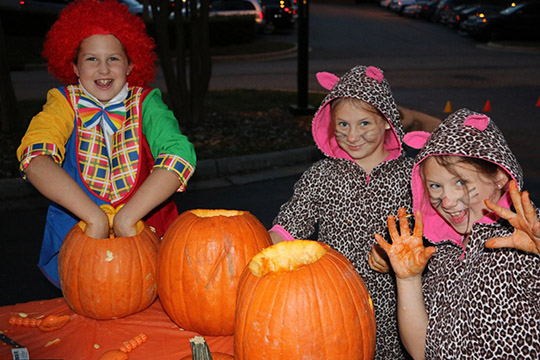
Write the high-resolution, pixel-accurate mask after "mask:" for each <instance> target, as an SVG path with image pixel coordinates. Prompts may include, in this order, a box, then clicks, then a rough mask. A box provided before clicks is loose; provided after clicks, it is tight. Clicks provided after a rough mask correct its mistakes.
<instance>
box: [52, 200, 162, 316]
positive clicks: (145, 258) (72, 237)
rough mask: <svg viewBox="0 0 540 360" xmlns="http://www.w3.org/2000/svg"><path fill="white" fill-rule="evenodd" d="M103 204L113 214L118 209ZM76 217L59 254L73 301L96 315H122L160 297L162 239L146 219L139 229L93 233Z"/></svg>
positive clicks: (65, 289) (66, 295) (65, 286)
mask: <svg viewBox="0 0 540 360" xmlns="http://www.w3.org/2000/svg"><path fill="white" fill-rule="evenodd" d="M102 208H103V209H104V210H105V211H106V213H107V215H108V216H109V220H110V226H111V228H112V218H113V217H114V213H115V209H114V208H112V207H111V206H110V205H104V206H102ZM85 226H86V224H85V223H84V222H82V221H81V222H79V223H77V224H76V225H75V226H74V227H73V228H72V229H71V230H70V231H69V233H68V234H67V236H66V238H65V240H64V242H63V244H62V247H61V248H60V253H59V256H58V270H59V275H60V285H61V288H62V293H63V295H64V298H65V300H66V302H67V304H68V305H69V307H70V308H71V309H72V310H73V311H74V312H76V313H78V314H80V315H84V316H86V317H90V318H94V319H117V318H121V317H124V316H128V315H131V314H134V313H136V312H139V311H142V310H144V309H146V308H147V307H148V306H150V305H151V304H152V303H153V302H154V300H155V299H156V298H157V284H156V266H157V255H158V248H157V244H158V243H159V239H158V238H157V236H156V234H154V232H153V231H152V230H151V229H150V227H149V226H148V225H146V224H145V223H144V222H142V221H139V222H138V223H137V231H138V233H137V235H135V236H133V237H115V236H114V234H113V233H112V231H111V233H110V235H109V238H106V239H94V238H90V237H88V236H87V235H85V234H84V229H85Z"/></svg>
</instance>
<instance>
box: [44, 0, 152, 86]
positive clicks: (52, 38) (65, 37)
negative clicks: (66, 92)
mask: <svg viewBox="0 0 540 360" xmlns="http://www.w3.org/2000/svg"><path fill="white" fill-rule="evenodd" d="M98 34H99V35H106V34H112V35H114V36H116V37H117V38H118V40H120V42H121V43H122V45H123V46H124V49H125V50H126V54H127V56H128V58H129V60H130V61H131V63H132V64H133V70H132V71H131V73H130V74H129V75H128V77H127V81H128V83H129V85H130V86H146V85H148V84H149V83H151V82H152V81H154V76H155V72H156V69H155V61H156V54H155V52H154V47H155V44H154V40H153V39H152V38H151V37H149V36H148V35H147V34H146V30H145V25H144V22H143V21H142V19H141V18H140V17H138V16H136V15H134V14H132V13H130V12H129V11H128V8H127V6H126V5H123V4H120V3H118V2H117V1H116V0H75V1H74V2H72V3H70V4H69V5H68V6H66V7H65V8H64V9H63V10H62V12H61V13H60V16H59V18H58V20H57V21H56V22H55V23H54V25H53V26H52V27H51V29H50V30H49V32H48V33H47V37H46V39H45V43H44V45H43V56H44V57H45V58H46V59H47V60H48V64H49V65H48V67H49V72H50V73H51V74H52V75H53V76H54V77H56V78H57V79H58V80H60V81H61V82H62V83H64V84H76V83H77V81H78V79H77V76H76V75H75V73H74V71H73V63H76V61H77V60H76V57H77V54H78V50H79V46H80V44H81V41H83V40H84V39H85V38H87V37H90V36H92V35H98Z"/></svg>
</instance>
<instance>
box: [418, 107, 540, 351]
mask: <svg viewBox="0 0 540 360" xmlns="http://www.w3.org/2000/svg"><path fill="white" fill-rule="evenodd" d="M486 120H488V121H486ZM439 154H453V155H459V156H468V157H476V158H481V159H484V160H487V161H490V162H493V163H496V164H498V165H499V166H500V167H501V168H502V169H504V170H505V171H506V172H507V173H508V175H509V177H510V178H513V179H515V180H516V181H517V182H518V184H519V186H520V187H521V186H522V184H523V174H522V170H521V167H520V166H519V164H518V162H517V160H516V157H515V156H514V154H512V152H511V150H510V148H509V146H508V144H507V143H506V140H505V139H504V137H503V135H502V133H501V132H500V130H499V129H498V128H497V127H496V125H495V124H494V123H493V121H492V120H491V119H489V118H488V117H487V116H485V115H484V114H480V113H475V112H473V111H470V110H468V109H460V110H458V111H456V112H455V113H453V114H451V115H450V116H449V117H448V118H447V119H445V120H444V121H443V123H442V124H441V125H440V126H439V127H438V128H437V129H436V130H435V131H434V132H433V133H432V134H431V135H430V137H429V138H428V139H427V142H426V143H425V145H424V147H423V148H422V150H421V151H420V152H419V153H418V155H417V158H416V162H417V164H416V165H415V167H414V169H413V175H412V176H413V177H412V188H413V198H414V200H413V203H414V208H415V209H417V208H419V207H420V206H422V204H423V203H425V202H423V200H424V198H425V197H427V195H426V194H425V192H424V190H423V187H422V186H421V182H422V180H421V178H420V173H419V164H420V162H421V161H423V160H425V159H426V158H427V157H428V156H432V155H439ZM422 210H423V212H424V209H422ZM425 210H426V212H428V210H427V209H425ZM537 216H540V211H539V210H537ZM437 217H440V216H439V215H438V214H437V213H436V212H434V211H433V210H432V211H431V213H430V214H429V215H426V213H424V224H425V227H424V235H425V236H426V237H427V238H428V239H429V240H430V241H431V242H432V243H433V245H434V246H436V248H437V252H436V253H435V254H434V255H433V256H432V258H431V259H430V261H429V263H428V267H427V270H426V272H425V274H424V276H423V293H424V301H425V304H426V310H427V313H428V328H427V334H426V352H425V354H426V358H427V359H483V360H484V359H486V360H487V359H540V302H539V299H540V257H538V256H537V255H532V254H528V253H524V252H521V251H519V250H515V249H508V248H506V249H487V248H486V247H485V242H486V241H487V240H488V239H490V238H493V237H502V236H509V235H511V234H512V233H513V231H514V229H513V227H512V226H511V225H510V224H509V223H508V222H507V221H506V220H504V219H498V220H497V221H495V222H493V221H487V220H484V219H482V220H481V221H479V222H477V223H475V224H474V226H473V229H472V232H471V234H470V235H469V241H468V243H467V245H466V248H465V249H464V248H463V247H462V246H461V244H462V237H460V238H459V239H457V240H456V239H444V238H442V235H441V234H442V233H443V232H444V229H442V227H443V226H444V227H450V225H449V224H448V223H446V222H444V221H441V220H440V219H437ZM434 224H436V225H434ZM429 226H431V227H433V229H431V231H427V230H428V229H426V227H429Z"/></svg>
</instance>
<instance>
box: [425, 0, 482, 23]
mask: <svg viewBox="0 0 540 360" xmlns="http://www.w3.org/2000/svg"><path fill="white" fill-rule="evenodd" d="M475 2H478V1H477V0H441V1H440V2H439V4H438V5H437V9H435V13H434V14H433V21H435V22H441V23H443V24H444V23H445V19H446V17H447V16H448V13H449V12H450V11H452V9H453V8H455V7H456V6H460V5H463V4H473V3H475Z"/></svg>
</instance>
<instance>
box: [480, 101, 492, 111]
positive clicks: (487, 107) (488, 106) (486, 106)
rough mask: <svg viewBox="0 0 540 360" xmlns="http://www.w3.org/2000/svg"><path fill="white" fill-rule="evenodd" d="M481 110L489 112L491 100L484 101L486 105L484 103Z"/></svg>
mask: <svg viewBox="0 0 540 360" xmlns="http://www.w3.org/2000/svg"><path fill="white" fill-rule="evenodd" d="M482 111H483V112H490V111H491V102H490V101H489V100H488V101H486V105H484V108H483V109H482Z"/></svg>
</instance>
